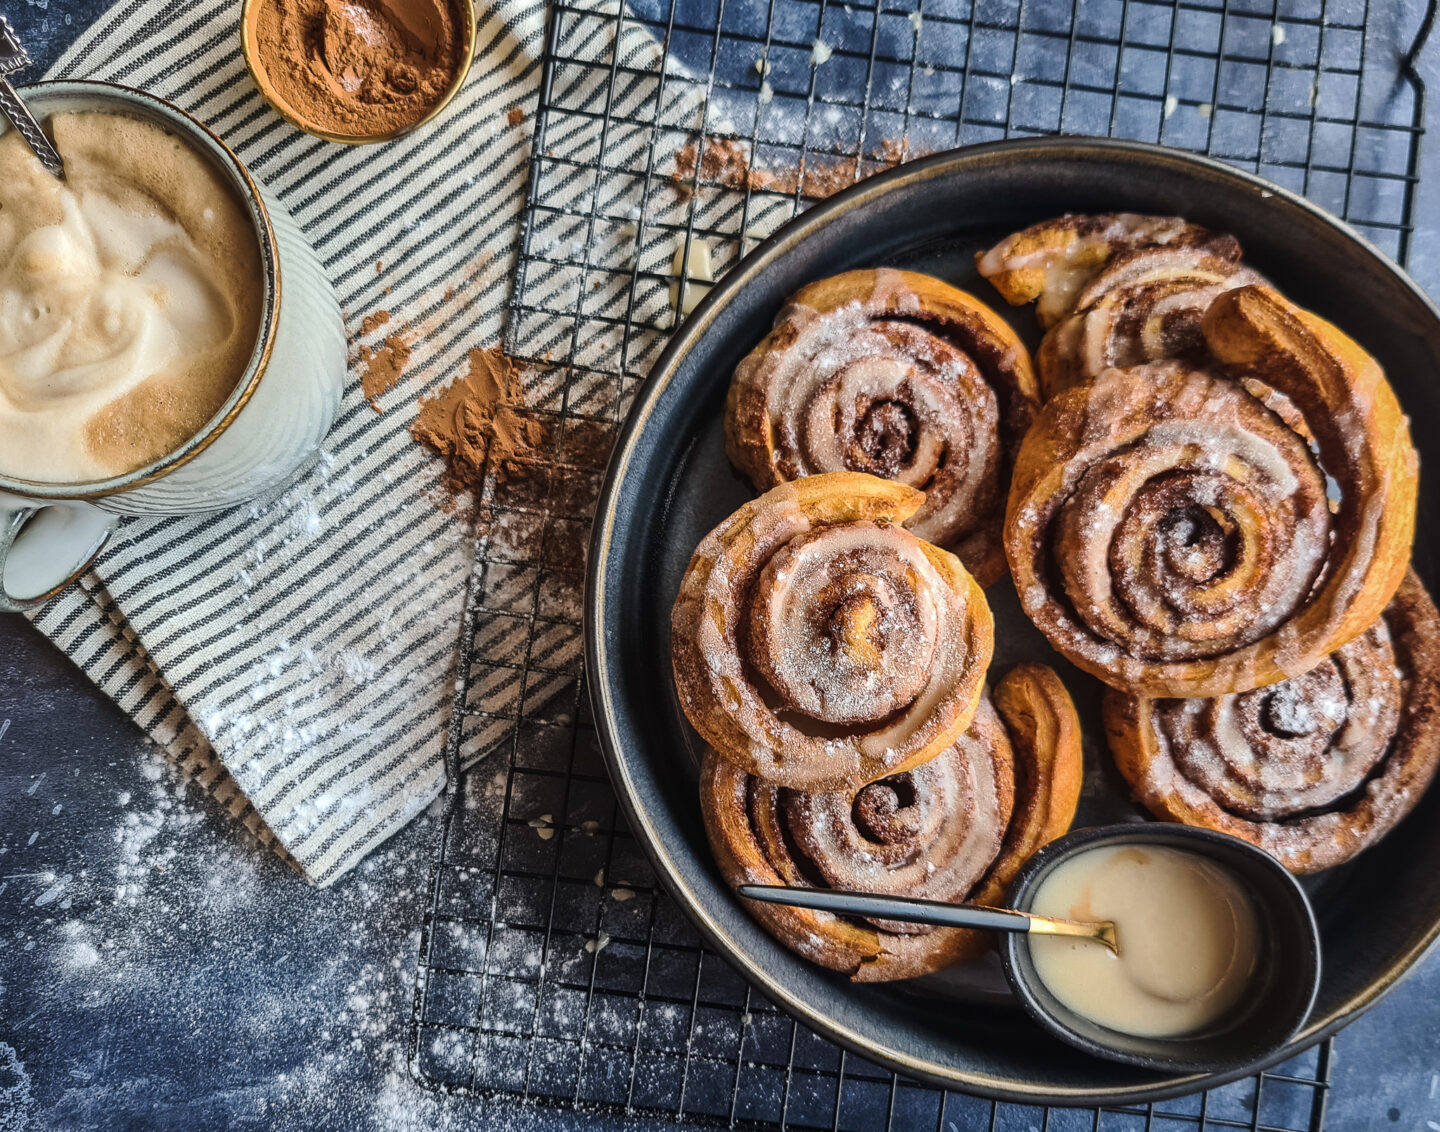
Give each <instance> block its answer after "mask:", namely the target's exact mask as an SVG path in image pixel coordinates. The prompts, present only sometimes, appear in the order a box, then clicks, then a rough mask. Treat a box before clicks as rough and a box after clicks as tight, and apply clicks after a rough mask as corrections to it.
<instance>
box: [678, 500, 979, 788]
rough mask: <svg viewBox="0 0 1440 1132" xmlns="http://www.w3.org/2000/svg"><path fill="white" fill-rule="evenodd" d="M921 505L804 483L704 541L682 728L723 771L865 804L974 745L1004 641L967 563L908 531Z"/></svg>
mask: <svg viewBox="0 0 1440 1132" xmlns="http://www.w3.org/2000/svg"><path fill="white" fill-rule="evenodd" d="M922 498H923V497H922V496H921V494H920V492H918V491H915V490H914V489H913V488H909V487H906V486H904V485H903V484H898V483H894V482H892V481H888V480H881V479H877V478H875V477H874V476H867V475H862V474H860V473H856V472H834V473H831V474H829V475H823V476H807V477H806V478H804V479H801V480H797V481H795V482H794V483H787V484H781V485H780V486H779V487H777V488H773V489H772V490H770V491H768V492H766V493H765V494H764V495H762V496H760V497H759V498H758V499H756V500H753V501H751V502H750V503H747V504H746V505H745V506H744V507H742V508H740V510H739V511H737V512H735V514H734V515H732V516H731V517H730V518H729V519H727V520H726V521H725V522H724V523H722V524H720V526H718V527H717V528H716V529H715V530H714V531H712V532H711V533H710V534H709V535H707V536H706V537H705V539H704V540H702V542H701V543H700V545H699V547H697V548H696V551H695V554H694V556H693V557H692V558H691V561H690V567H689V569H688V570H687V571H686V574H685V577H684V579H683V581H682V582H681V586H680V594H679V596H678V597H677V599H676V601H675V608H674V611H673V613H672V616H671V654H672V660H673V665H674V671H675V683H676V688H677V691H678V692H679V696H680V704H681V707H682V708H683V710H684V712H685V715H686V717H687V718H688V719H689V720H690V722H691V724H692V725H693V726H694V727H695V729H696V730H697V731H698V732H699V733H700V734H701V736H702V737H703V738H704V739H705V741H706V742H707V743H709V744H710V745H711V746H712V747H714V748H715V749H716V750H717V751H718V752H719V753H720V754H721V755H723V756H724V757H725V758H726V759H729V760H730V761H731V762H733V763H735V765H736V766H738V767H740V768H742V769H743V770H745V771H746V772H748V773H751V774H755V775H758V776H760V777H762V778H765V779H767V780H769V781H771V782H774V783H775V784H777V785H781V786H787V787H790V788H792V789H796V790H804V791H830V790H844V789H852V790H853V789H857V788H859V787H860V786H862V785H864V784H865V783H867V782H871V781H873V780H875V779H877V778H882V777H884V776H885V775H888V774H896V773H899V772H900V771H903V770H908V769H909V768H910V767H913V766H918V765H919V764H920V763H923V762H925V761H927V760H928V759H931V758H934V757H935V756H936V755H938V754H939V753H940V752H941V751H943V750H945V749H946V748H947V747H949V746H951V745H952V744H953V743H954V742H955V741H956V740H957V739H958V738H959V737H960V736H961V735H962V734H963V733H964V731H965V729H966V728H967V727H968V726H969V725H970V720H971V718H972V717H973V716H974V714H975V710H976V707H977V705H978V703H979V700H980V693H981V690H982V687H983V682H984V678H985V670H986V668H987V667H988V666H989V663H990V656H991V653H992V651H993V647H994V644H993V635H994V625H993V621H992V619H991V616H990V609H989V606H988V605H987V604H986V602H985V593H984V591H983V590H982V589H981V588H980V586H979V585H978V584H977V583H976V582H975V580H974V578H972V577H971V576H970V575H969V574H967V573H966V572H965V568H964V567H963V566H961V564H960V561H959V559H957V558H956V557H955V556H954V555H952V554H949V553H947V552H946V551H943V550H940V549H938V548H936V547H933V546H931V545H930V544H929V543H926V542H924V541H922V540H920V539H918V538H916V537H915V536H914V535H913V534H911V533H910V532H909V531H907V530H905V529H904V528H903V527H902V526H901V525H900V524H901V523H903V522H904V521H905V520H906V519H907V518H909V517H910V516H911V515H913V514H914V513H915V511H916V509H917V508H918V507H919V506H920V502H921V500H922Z"/></svg>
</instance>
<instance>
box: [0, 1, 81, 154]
mask: <svg viewBox="0 0 1440 1132" xmlns="http://www.w3.org/2000/svg"><path fill="white" fill-rule="evenodd" d="M28 66H30V55H29V53H28V52H26V50H25V48H24V47H23V46H22V45H21V43H20V37H19V36H17V35H16V34H15V30H14V29H13V28H12V27H11V26H10V24H9V22H8V21H7V20H6V19H5V17H4V16H0V110H3V111H4V112H5V117H7V118H9V119H10V121H11V124H13V125H14V127H15V128H16V129H17V130H19V131H20V136H21V137H22V138H24V139H25V142H26V144H27V145H29V147H30V148H31V149H32V150H33V151H34V153H35V156H36V157H38V158H39V159H40V164H41V165H43V166H45V168H46V169H48V170H50V172H52V173H54V174H55V176H57V177H59V178H60V180H62V181H63V180H64V179H65V162H64V161H63V160H61V158H60V153H59V151H57V150H56V148H55V145H54V143H53V142H51V140H50V139H49V137H47V136H46V134H45V131H44V130H43V129H41V128H40V123H39V122H37V121H36V120H35V115H34V114H32V113H30V107H28V106H26V105H25V100H24V99H23V98H21V97H20V95H19V94H17V93H16V91H15V88H14V87H13V86H11V85H10V80H9V78H8V76H10V75H12V74H14V73H15V72H16V71H19V70H22V69H24V68H25V67H28Z"/></svg>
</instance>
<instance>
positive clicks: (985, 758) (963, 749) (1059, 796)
mask: <svg viewBox="0 0 1440 1132" xmlns="http://www.w3.org/2000/svg"><path fill="white" fill-rule="evenodd" d="M997 709H998V710H997ZM1080 761H1081V758H1080V730H1079V720H1078V719H1077V718H1076V715H1075V708H1074V705H1073V704H1072V703H1071V701H1070V697H1069V694H1068V693H1067V692H1066V691H1065V688H1064V686H1063V685H1062V684H1061V683H1060V680H1059V678H1058V677H1057V676H1056V675H1055V674H1054V673H1053V672H1052V671H1051V670H1050V669H1048V668H1045V667H1043V666H1040V665H1024V666H1022V667H1021V668H1018V669H1016V670H1015V671H1013V672H1011V673H1010V674H1009V675H1007V676H1006V677H1005V679H1004V680H1002V681H1000V684H999V685H998V686H997V688H996V691H995V700H994V705H993V706H992V704H991V702H990V700H989V699H988V698H986V699H983V700H982V701H981V704H980V708H979V711H978V712H977V713H976V715H975V719H974V721H973V723H972V724H971V726H970V729H969V730H968V731H967V732H966V733H965V734H964V735H963V736H962V737H961V738H960V740H959V741H958V742H957V743H955V744H954V745H953V746H951V747H950V748H948V749H947V750H946V751H945V752H943V753H942V754H941V755H940V756H939V757H938V758H935V759H932V760H931V761H930V762H927V763H924V764H923V765H921V766H918V767H915V768H914V769H912V770H908V771H904V772H901V773H899V774H894V775H890V776H888V777H886V778H883V779H881V780H880V781H878V782H873V783H870V784H868V785H866V786H863V787H861V788H860V789H859V790H858V791H853V792H843V793H830V794H804V793H800V792H798V791H794V790H787V789H785V788H783V787H779V786H776V785H775V784H773V783H769V782H765V781H763V780H762V779H759V778H755V777H753V776H751V775H748V774H746V773H745V772H744V771H742V770H740V769H739V768H737V767H736V766H735V765H734V764H733V763H731V762H729V761H728V760H727V759H723V758H721V757H719V756H718V755H716V754H715V752H713V751H711V752H710V753H709V754H708V755H707V757H706V759H705V761H704V764H703V766H702V769H701V779H700V803H701V809H702V811H703V814H704V818H705V828H706V830H707V832H708V833H709V837H710V844H711V848H712V849H713V851H714V854H715V859H716V862H717V863H718V864H719V866H720V870H721V872H722V873H723V874H724V876H725V879H726V881H727V882H728V883H730V884H731V885H740V884H788V885H802V886H807V887H825V888H837V889H848V890H852V891H862V892H873V893H885V894H890V895H902V896H914V897H919V898H921V899H926V900H945V901H959V900H966V899H969V900H971V901H978V902H984V903H990V904H995V903H999V902H1000V901H1001V900H1002V899H1003V897H1004V895H1005V892H1006V890H1007V889H1008V887H1009V885H1010V882H1011V881H1012V880H1013V879H1014V877H1015V874H1016V872H1018V871H1019V869H1020V867H1021V866H1022V865H1023V864H1024V862H1025V861H1026V860H1028V859H1029V858H1030V856H1031V855H1033V854H1034V853H1035V851H1036V850H1037V849H1039V848H1040V847H1041V846H1042V845H1044V844H1046V843H1047V842H1049V841H1051V840H1053V839H1054V838H1056V837H1058V836H1060V835H1061V834H1062V833H1064V832H1065V831H1066V830H1067V829H1069V827H1070V822H1071V820H1072V819H1073V817H1074V814H1075V806H1076V803H1077V801H1078V800H1079V794H1080V776H1081V765H1080ZM749 910H750V911H751V912H752V913H754V914H755V915H756V916H757V917H758V918H759V920H760V922H761V923H762V924H764V925H765V927H766V928H767V929H768V930H769V931H770V932H771V933H772V934H773V935H774V936H775V937H776V938H777V939H779V940H780V941H781V942H782V943H784V944H785V945H786V946H787V947H789V948H791V949H792V950H794V951H796V952H798V953H799V954H801V955H803V956H805V957H806V958H807V959H810V960H812V961H814V962H816V963H820V964H822V965H823V966H826V967H829V968H831V969H833V970H837V971H843V972H845V973H847V974H849V975H850V976H851V977H852V978H854V979H856V980H857V981H864V982H874V981H881V980H887V979H902V978H909V977H911V976H914V975H922V974H926V973H927V972H930V971H935V970H938V969H939V968H941V967H945V966H948V965H950V964H952V963H956V962H959V961H960V960H962V959H967V958H972V957H974V956H975V955H977V954H979V953H980V952H981V951H982V950H983V949H984V948H985V947H986V946H988V944H989V943H990V937H989V935H988V933H983V932H972V931H964V930H960V929H953V928H932V927H927V926H924V925H920V924H905V923H896V922H893V921H888V920H874V921H872V920H852V919H849V918H847V917H843V916H834V915H832V914H830V913H826V912H813V911H809V910H806V909H801V908H788V907H784V906H781V905H774V904H755V905H753V906H750V909H749Z"/></svg>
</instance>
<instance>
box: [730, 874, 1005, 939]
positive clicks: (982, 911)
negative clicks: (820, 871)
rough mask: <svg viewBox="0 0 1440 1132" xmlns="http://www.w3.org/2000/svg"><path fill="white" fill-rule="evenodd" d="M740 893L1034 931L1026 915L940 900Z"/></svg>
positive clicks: (766, 888) (828, 908)
mask: <svg viewBox="0 0 1440 1132" xmlns="http://www.w3.org/2000/svg"><path fill="white" fill-rule="evenodd" d="M736 891H737V892H739V893H740V895H741V896H744V897H746V898H747V899H750V900H760V901H763V902H764V903H766V904H791V905H794V906H795V907H797V908H813V909H815V910H816V911H818V912H836V913H839V914H840V915H843V916H864V917H874V918H875V919H879V920H902V921H904V922H906V923H911V924H934V925H936V926H937V927H942V928H979V929H981V930H984V931H992V932H1028V931H1029V930H1030V917H1029V916H1027V915H1026V914H1025V913H1023V912H1011V911H1009V910H1008V909H1003V908H982V907H980V906H979V905H976V904H946V903H943V902H942V901H939V900H914V899H911V898H910V897H908V896H877V895H875V894H873V893H869V892H842V891H840V890H838V889H830V888H785V887H783V886H780V885H763V884H742V885H741V886H740V887H739V888H738V889H736Z"/></svg>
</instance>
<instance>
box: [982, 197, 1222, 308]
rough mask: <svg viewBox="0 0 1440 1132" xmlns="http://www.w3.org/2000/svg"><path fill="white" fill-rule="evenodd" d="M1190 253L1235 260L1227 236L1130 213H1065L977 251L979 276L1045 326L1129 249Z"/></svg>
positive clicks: (1074, 304) (1174, 219)
mask: <svg viewBox="0 0 1440 1132" xmlns="http://www.w3.org/2000/svg"><path fill="white" fill-rule="evenodd" d="M1145 247H1159V248H1168V249H1179V248H1193V249H1199V250H1203V251H1206V252H1209V253H1211V254H1212V255H1215V256H1218V257H1220V258H1225V259H1236V260H1238V259H1239V257H1240V246H1239V244H1238V243H1237V242H1236V240H1235V238H1234V237H1233V236H1227V235H1223V234H1221V233H1218V232H1212V231H1210V230H1209V229H1208V228H1202V227H1200V225H1198V224H1191V223H1189V222H1188V221H1185V220H1183V219H1181V218H1180V217H1178V216H1145V215H1142V214H1140V213H1135V212H1102V213H1094V214H1079V213H1070V214H1067V215H1065V216H1058V217H1055V218H1054V219H1052V220H1042V221H1041V222H1040V223H1038V224H1032V225H1030V227H1028V228H1022V229H1021V230H1020V231H1018V232H1014V233H1012V234H1010V235H1009V236H1006V237H1005V239H1003V240H1001V241H1000V242H999V243H998V244H996V245H995V246H994V247H993V248H990V249H988V250H987V251H983V252H976V253H975V265H976V267H977V268H978V269H979V271H980V274H981V275H983V276H984V277H985V278H986V279H988V280H989V281H990V283H991V285H992V286H994V288H995V289H996V290H997V291H999V292H1000V294H1002V295H1003V296H1004V297H1005V301H1006V302H1008V303H1010V304H1011V305H1013V306H1020V305H1022V304H1024V303H1030V302H1033V303H1035V304H1036V307H1035V317H1036V318H1038V319H1039V321H1040V325H1041V326H1042V327H1045V328H1047V329H1048V328H1049V327H1052V326H1054V325H1055V324H1056V323H1057V322H1059V321H1060V320H1061V319H1062V318H1064V317H1065V316H1066V315H1068V314H1071V313H1072V312H1074V311H1075V310H1076V309H1077V300H1078V298H1079V296H1080V294H1081V292H1082V291H1083V290H1084V288H1085V286H1086V285H1087V284H1088V283H1090V281H1091V280H1093V279H1094V278H1095V276H1097V275H1098V274H1099V273H1100V272H1101V271H1102V270H1103V269H1104V268H1105V267H1106V265H1107V264H1109V263H1110V261H1111V259H1112V257H1115V256H1117V255H1119V254H1121V253H1123V252H1125V251H1128V250H1130V249H1133V248H1145Z"/></svg>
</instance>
